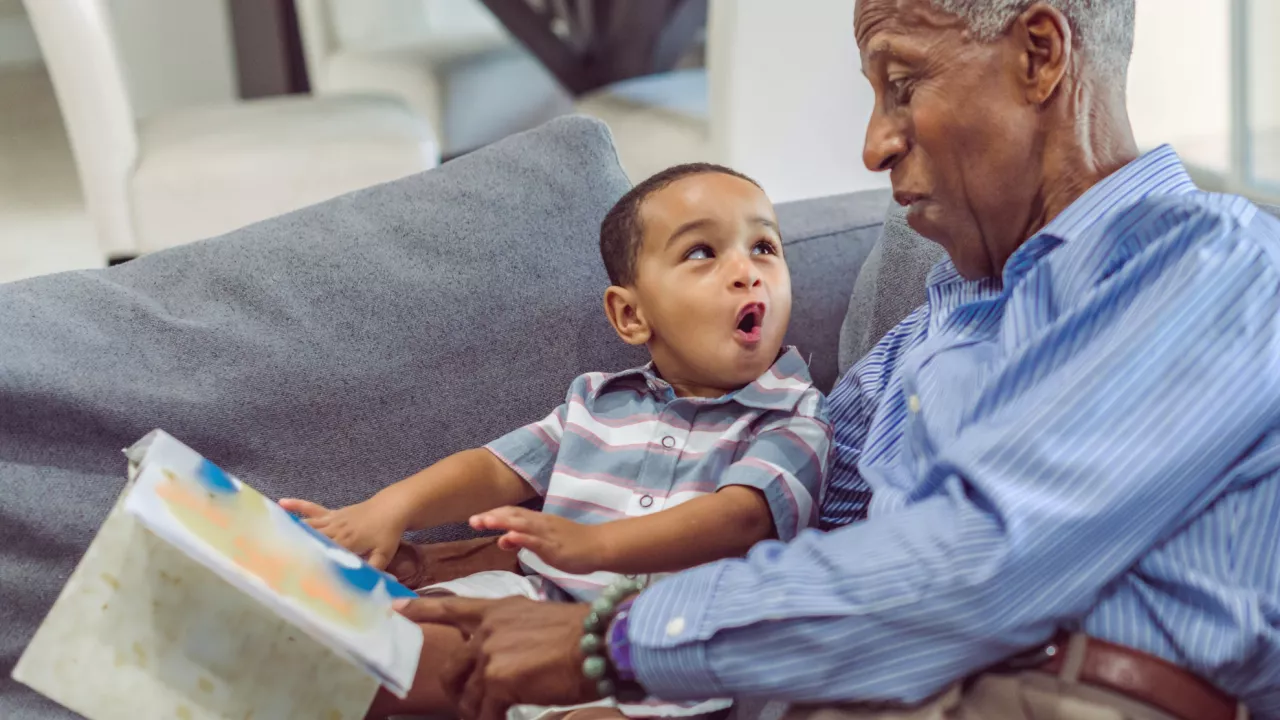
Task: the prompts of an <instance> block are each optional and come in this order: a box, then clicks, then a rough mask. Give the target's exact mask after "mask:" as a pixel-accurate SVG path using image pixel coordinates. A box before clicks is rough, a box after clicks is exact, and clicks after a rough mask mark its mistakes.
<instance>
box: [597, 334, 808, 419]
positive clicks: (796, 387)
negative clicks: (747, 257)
mask: <svg viewBox="0 0 1280 720" xmlns="http://www.w3.org/2000/svg"><path fill="white" fill-rule="evenodd" d="M627 378H634V379H636V380H638V381H639V384H642V385H643V386H644V387H645V388H646V389H647V390H648V391H649V392H650V393H651V394H653V395H655V396H657V397H658V398H659V399H661V400H663V401H665V402H670V401H672V400H675V399H676V396H675V391H673V390H672V388H671V385H670V384H669V383H668V382H666V381H665V380H663V379H662V378H660V377H658V373H657V371H656V370H655V369H654V367H653V363H652V362H649V363H646V364H644V365H641V366H640V367H637V368H631V369H630V370H623V371H622V372H619V373H614V374H613V375H610V376H609V377H607V378H605V380H604V382H602V383H600V385H598V386H597V387H596V389H595V391H594V392H592V393H591V396H592V398H593V399H594V398H595V397H598V396H600V395H601V394H603V393H604V392H606V391H608V389H609V388H610V387H612V386H614V385H616V384H618V383H619V381H622V380H625V379H627ZM623 384H625V385H627V386H629V387H634V385H635V384H633V383H623ZM812 386H813V380H812V379H811V378H810V377H809V366H808V364H807V363H805V361H804V358H803V357H801V356H800V350H799V349H797V348H796V347H794V346H790V347H787V348H785V349H784V350H783V352H782V354H781V355H779V356H778V359H777V360H775V361H774V362H773V365H772V366H771V367H770V368H769V369H768V370H766V371H765V372H764V374H762V375H761V376H760V377H758V378H756V379H755V380H753V381H751V382H750V383H749V384H747V385H745V386H743V387H742V388H740V389H738V390H735V391H733V392H731V393H726V394H725V395H721V396H720V397H718V398H680V399H682V400H689V401H692V402H698V403H705V404H708V405H715V404H720V403H726V402H736V403H738V404H739V405H745V406H747V407H751V408H757V409H760V410H781V411H784V412H790V411H791V410H794V409H795V407H796V404H797V403H798V402H800V398H801V396H803V395H804V392H805V391H806V390H808V389H809V388H810V387H812Z"/></svg>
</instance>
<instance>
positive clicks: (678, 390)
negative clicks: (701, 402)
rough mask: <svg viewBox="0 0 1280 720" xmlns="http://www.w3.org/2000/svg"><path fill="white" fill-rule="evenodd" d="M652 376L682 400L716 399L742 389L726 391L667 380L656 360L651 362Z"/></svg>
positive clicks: (682, 381) (677, 380) (676, 380)
mask: <svg viewBox="0 0 1280 720" xmlns="http://www.w3.org/2000/svg"><path fill="white" fill-rule="evenodd" d="M653 374H654V375H657V376H658V378H659V379H661V380H663V381H664V382H666V383H667V384H668V385H670V386H671V390H672V391H673V392H675V394H676V397H682V398H688V397H696V398H711V399H714V398H718V397H724V396H725V395H728V394H729V393H731V392H734V391H735V390H741V389H742V388H732V389H729V390H726V389H724V388H716V387H710V386H706V385H699V384H697V383H692V382H686V381H684V380H679V379H673V378H669V377H667V376H666V375H665V374H664V373H663V372H662V368H660V367H658V361H657V360H654V361H653Z"/></svg>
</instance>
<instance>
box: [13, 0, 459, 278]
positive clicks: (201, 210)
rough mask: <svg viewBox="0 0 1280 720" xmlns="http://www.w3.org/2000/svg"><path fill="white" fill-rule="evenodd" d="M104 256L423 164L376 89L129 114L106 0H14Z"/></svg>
mask: <svg viewBox="0 0 1280 720" xmlns="http://www.w3.org/2000/svg"><path fill="white" fill-rule="evenodd" d="M26 8H27V13H28V15H29V17H30V20H31V24H32V26H33V28H34V29H35V33H36V37H37V39H38V40H39V42H40V47H41V51H42V53H43V55H44V60H45V64H46V66H47V68H48V71H49V75H50V77H51V79H52V81H53V86H54V91H55V93H56V95H57V97H58V104H59V106H60V108H61V110H62V115H63V119H64V122H65V124H66V126H67V132H68V135H69V136H70V140H71V147H72V151H73V154H74V155H75V159H76V165H77V168H78V170H79V173H80V181H81V185H82V187H83V190H84V196H85V202H86V205H87V208H88V212H89V216H90V218H91V219H92V220H93V223H94V225H95V228H96V230H97V233H98V236H99V240H100V243H101V246H102V249H103V251H104V254H106V255H107V257H109V258H110V257H120V256H126V257H128V256H133V255H138V254H141V253H145V252H150V251H154V250H159V249H163V248H166V247H172V246H176V245H180V244H183V243H187V242H191V241H193V240H198V239H201V238H205V237H210V236H214V235H219V234H222V233H225V232H228V231H231V230H234V229H236V228H238V227H242V226H244V225H248V224H250V223H253V222H256V221H258V220H263V219H266V218H268V217H272V216H275V215H279V214H282V213H286V212H289V211H292V210H296V209H298V208H301V207H304V206H306V205H311V204H314V203H317V202H320V201H323V200H326V199H328V198H331V197H334V196H337V195H340V194H343V193H346V192H350V191H352V190H356V189H359V188H363V187H368V186H370V185H375V184H378V183H382V182H387V181H390V180H394V179H397V178H400V177H404V176H406V175H411V174H414V173H417V172H421V171H423V170H426V169H429V168H431V167H434V166H435V165H436V164H437V163H438V162H439V155H438V149H437V145H436V142H435V139H434V136H433V134H432V131H431V128H430V126H429V125H428V124H427V123H426V122H425V121H424V120H423V119H422V118H420V117H418V116H416V115H415V114H413V113H412V112H411V111H410V110H409V109H408V108H407V107H405V106H404V104H403V103H401V102H399V101H398V100H395V99H393V98H386V97H358V96H353V97H333V98H324V99H316V98H310V97H290V98H281V99H275V98H273V99H268V100H258V101H251V102H244V103H236V104H229V105H227V106H225V107H213V108H191V109H184V110H181V111H175V112H165V113H160V114H157V115H153V116H150V117H148V118H147V119H146V120H144V121H142V122H141V123H139V122H137V120H136V119H135V116H134V113H133V109H132V106H131V103H130V99H129V94H128V88H127V81H126V78H125V76H124V72H123V70H122V65H121V62H120V55H119V52H118V48H117V46H116V39H115V36H114V32H113V30H112V26H111V20H110V15H109V8H108V3H107V0H26Z"/></svg>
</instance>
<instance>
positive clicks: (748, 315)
mask: <svg viewBox="0 0 1280 720" xmlns="http://www.w3.org/2000/svg"><path fill="white" fill-rule="evenodd" d="M763 325H764V303H759V302H754V303H747V304H746V305H743V306H742V309H741V310H739V311H738V326H737V332H735V333H734V336H735V337H736V338H737V339H738V340H739V341H741V342H745V343H757V342H760V329H761V327H763Z"/></svg>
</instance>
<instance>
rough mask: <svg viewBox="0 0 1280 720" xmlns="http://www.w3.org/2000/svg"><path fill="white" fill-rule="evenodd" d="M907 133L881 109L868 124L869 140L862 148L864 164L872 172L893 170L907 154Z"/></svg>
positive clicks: (873, 114)
mask: <svg viewBox="0 0 1280 720" xmlns="http://www.w3.org/2000/svg"><path fill="white" fill-rule="evenodd" d="M907 149H908V143H907V136H906V133H904V132H902V127H901V124H900V123H898V122H897V121H895V120H894V119H893V118H891V117H889V116H888V115H887V114H886V113H884V112H881V111H880V110H879V109H876V110H874V111H872V113H871V121H870V122H869V123H867V139H866V142H865V143H864V144H863V146H862V162H863V164H865V165H866V166H867V169H868V170H870V171H872V172H883V171H885V170H892V169H893V167H894V166H895V165H897V164H898V162H899V161H900V160H902V157H903V156H904V155H906V154H907Z"/></svg>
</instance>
